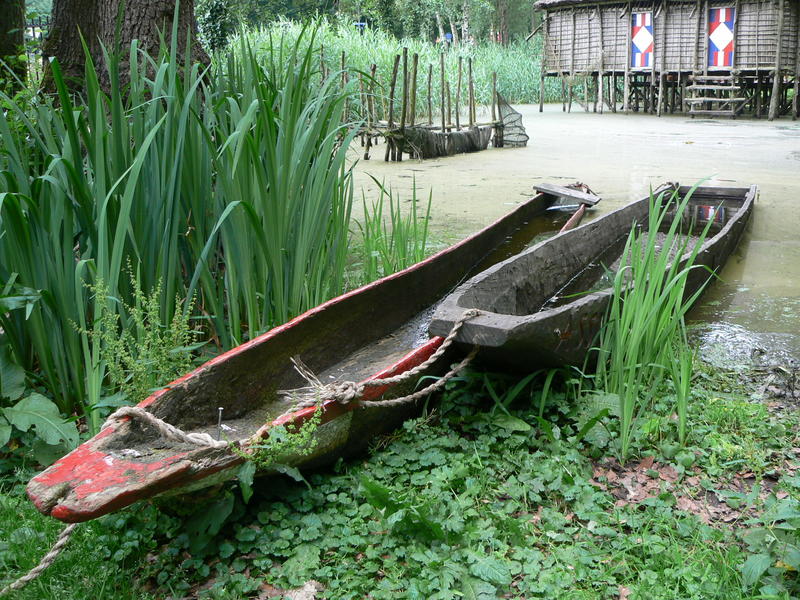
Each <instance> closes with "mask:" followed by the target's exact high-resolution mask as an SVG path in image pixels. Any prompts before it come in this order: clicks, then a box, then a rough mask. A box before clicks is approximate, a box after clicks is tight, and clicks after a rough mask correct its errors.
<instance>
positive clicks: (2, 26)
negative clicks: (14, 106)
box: [0, 0, 28, 93]
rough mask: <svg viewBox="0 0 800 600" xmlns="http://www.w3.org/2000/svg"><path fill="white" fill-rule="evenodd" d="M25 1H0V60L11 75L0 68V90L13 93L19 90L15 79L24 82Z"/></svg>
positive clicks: (25, 71)
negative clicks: (3, 89)
mask: <svg viewBox="0 0 800 600" xmlns="http://www.w3.org/2000/svg"><path fill="white" fill-rule="evenodd" d="M24 33H25V0H4V1H0V60H2V61H3V62H5V63H6V65H7V66H8V67H9V68H10V69H11V71H12V73H13V75H12V74H11V73H9V72H8V71H7V70H6V68H5V67H1V66H0V89H2V88H6V90H7V91H10V92H11V93H14V92H15V91H17V90H18V89H19V88H20V85H19V83H18V82H17V78H19V79H20V80H22V81H25V77H26V76H27V74H28V63H27V61H26V60H25V59H24V58H20V57H21V56H24V54H25V37H24Z"/></svg>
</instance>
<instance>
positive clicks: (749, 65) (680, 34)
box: [544, 0, 800, 74]
mask: <svg viewBox="0 0 800 600" xmlns="http://www.w3.org/2000/svg"><path fill="white" fill-rule="evenodd" d="M779 6H780V4H779V1H778V0H747V1H743V0H739V1H736V0H731V1H730V2H720V1H714V2H708V3H706V2H705V0H703V1H691V2H685V1H683V2H682V1H672V2H669V1H668V2H667V3H666V6H664V5H662V3H660V2H657V3H653V2H632V3H630V4H628V3H603V4H590V3H586V2H582V3H580V4H574V5H561V6H557V7H553V8H546V10H547V16H548V19H547V21H546V24H545V34H544V35H545V48H546V54H545V69H546V71H547V72H548V73H550V74H554V73H596V72H599V71H601V70H602V71H604V72H609V71H618V72H623V71H625V70H626V63H627V61H628V48H627V46H628V44H629V42H630V24H631V13H633V12H644V11H651V12H653V13H654V19H653V36H654V38H655V44H654V51H653V62H654V65H653V68H652V70H653V71H655V72H661V70H662V68H663V70H664V71H666V72H681V71H692V70H704V69H705V65H706V63H707V44H708V40H707V32H708V9H710V8H722V7H736V8H737V15H736V25H735V27H736V37H735V42H734V43H735V53H734V68H735V69H738V70H740V71H748V70H770V69H774V67H775V52H776V49H777V42H778V40H777V33H778V9H779ZM799 27H800V3H799V2H798V1H797V0H784V24H783V35H782V36H781V43H782V46H781V48H782V51H781V68H782V69H785V70H786V71H787V72H789V73H794V72H795V70H796V69H797V56H798V37H799V36H800V34H798V28H799ZM665 31H666V39H664V37H663V35H664V32H665ZM601 40H602V51H601ZM662 53H663V54H664V56H662ZM662 59H663V62H662ZM645 70H646V71H649V70H651V68H647V69H645Z"/></svg>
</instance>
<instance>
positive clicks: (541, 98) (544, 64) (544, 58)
mask: <svg viewBox="0 0 800 600" xmlns="http://www.w3.org/2000/svg"><path fill="white" fill-rule="evenodd" d="M544 18H545V22H543V23H542V30H543V31H542V62H541V66H540V67H539V112H543V111H544V78H545V75H546V74H547V47H548V44H549V43H550V39H549V36H548V31H547V30H548V26H549V22H548V21H547V15H545V17H544ZM559 66H560V65H559ZM795 95H796V94H795Z"/></svg>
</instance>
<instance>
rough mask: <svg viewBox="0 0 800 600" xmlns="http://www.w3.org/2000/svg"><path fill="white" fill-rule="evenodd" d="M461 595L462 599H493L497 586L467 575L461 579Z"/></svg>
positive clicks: (495, 596)
mask: <svg viewBox="0 0 800 600" xmlns="http://www.w3.org/2000/svg"><path fill="white" fill-rule="evenodd" d="M461 595H462V597H463V599H464V600H495V599H496V598H497V588H496V587H494V586H493V585H491V584H489V583H486V582H485V581H481V580H480V579H475V578H474V577H469V576H467V577H464V579H463V580H462V581H461Z"/></svg>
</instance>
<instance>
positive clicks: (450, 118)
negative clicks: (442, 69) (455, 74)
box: [444, 81, 453, 131]
mask: <svg viewBox="0 0 800 600" xmlns="http://www.w3.org/2000/svg"><path fill="white" fill-rule="evenodd" d="M444 87H445V88H447V130H448V131H453V112H452V110H451V109H452V104H451V102H450V99H451V98H450V82H449V81H445V82H444Z"/></svg>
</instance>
